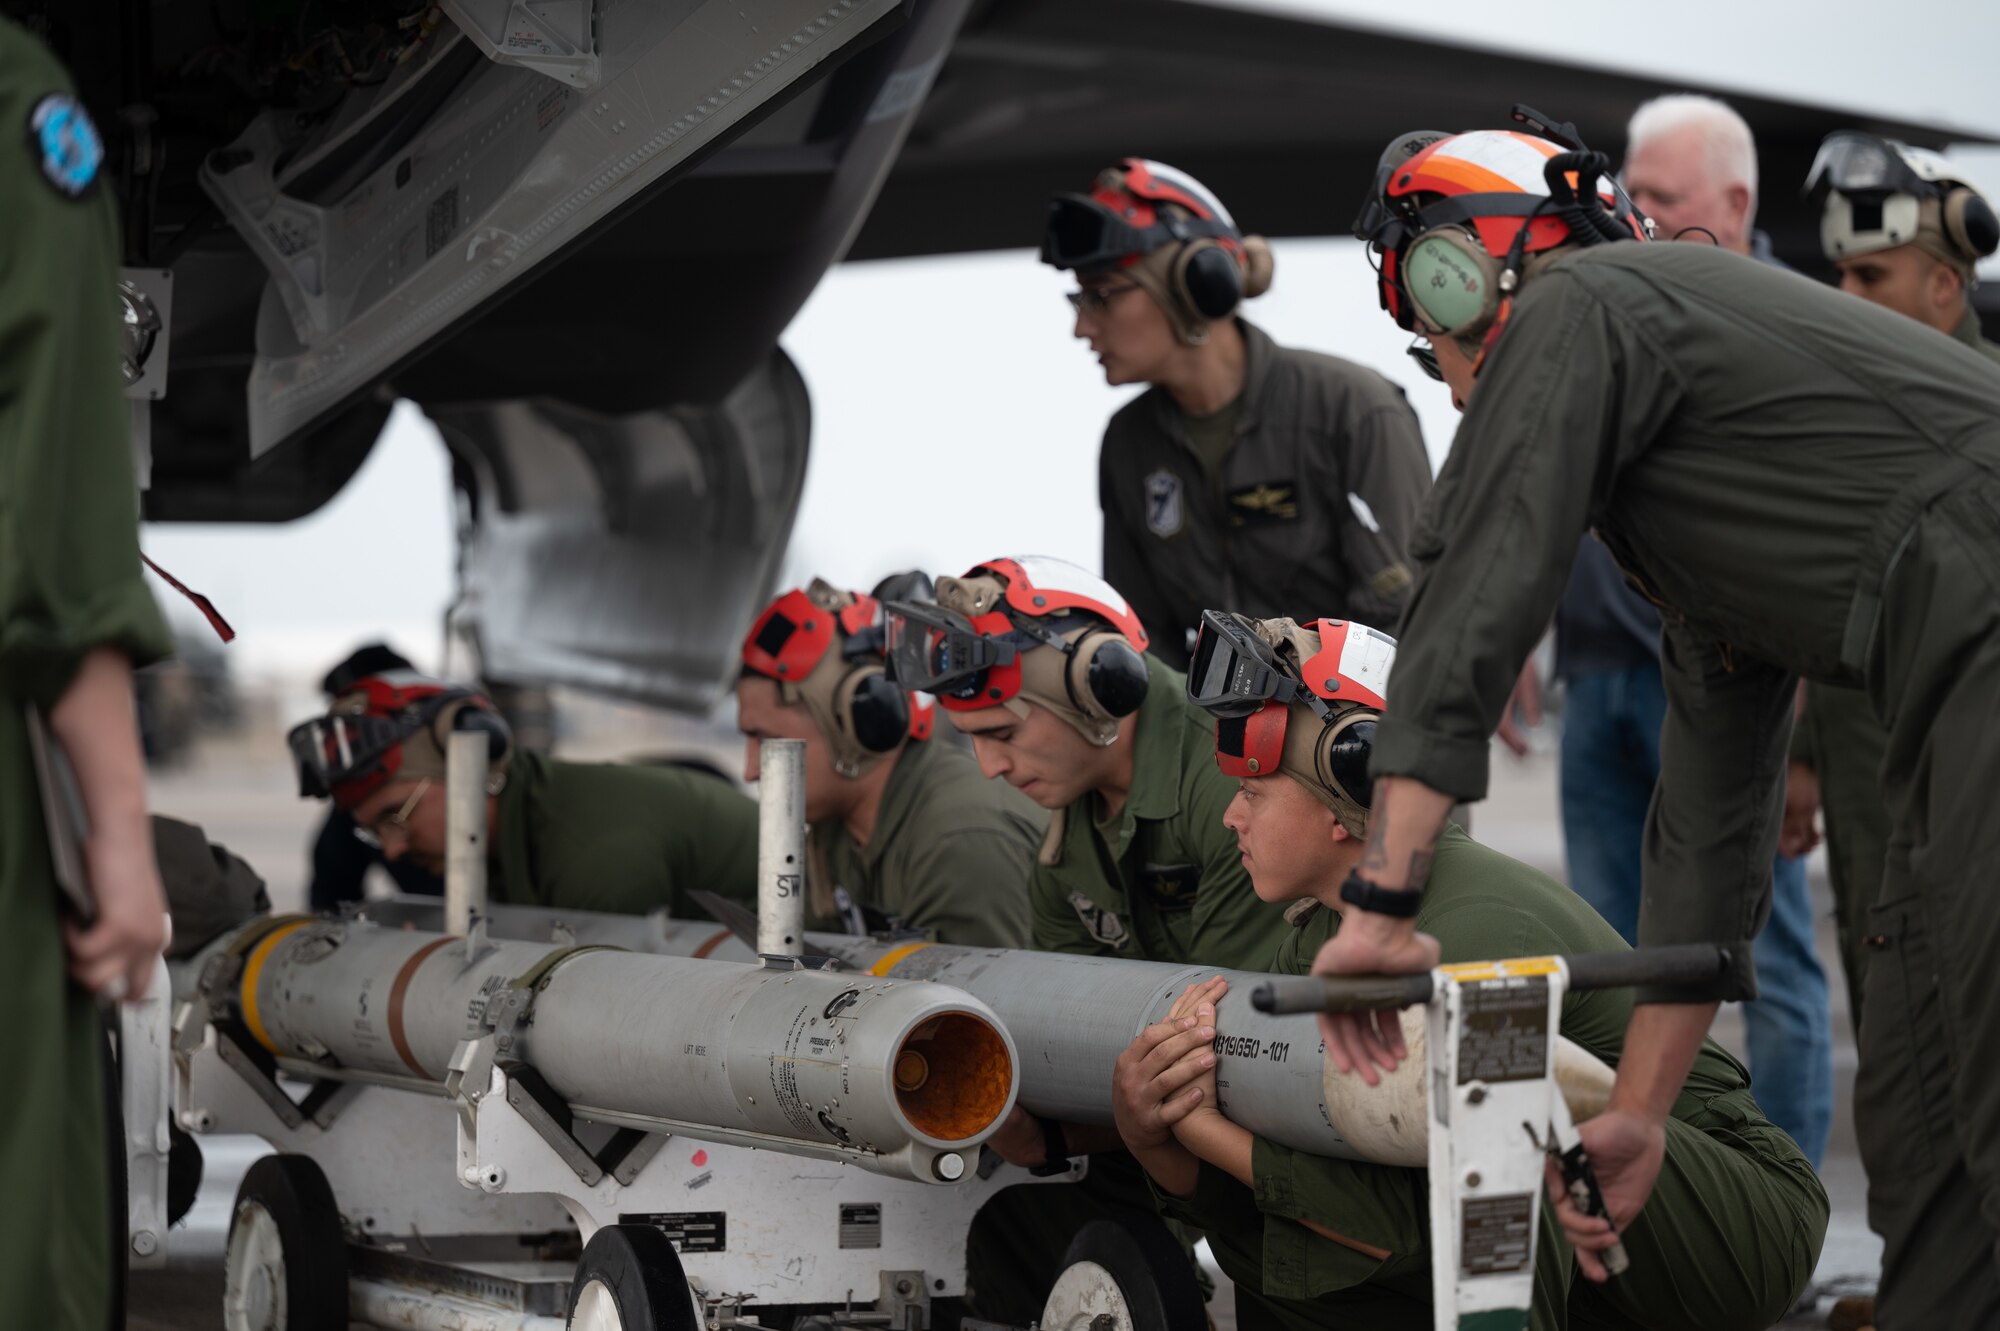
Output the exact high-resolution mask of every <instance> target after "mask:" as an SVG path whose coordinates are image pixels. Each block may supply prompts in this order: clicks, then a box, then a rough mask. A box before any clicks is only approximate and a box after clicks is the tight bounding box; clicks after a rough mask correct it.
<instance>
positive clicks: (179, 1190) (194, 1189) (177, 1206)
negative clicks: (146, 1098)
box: [167, 1123, 202, 1228]
mask: <svg viewBox="0 0 2000 1331" xmlns="http://www.w3.org/2000/svg"><path fill="white" fill-rule="evenodd" d="M167 1140H168V1141H169V1142H171V1143H172V1146H171V1148H170V1149H169V1150H168V1152H167V1226H168V1227H169V1228H172V1227H173V1226H175V1225H178V1224H179V1223H180V1222H181V1220H182V1219H183V1218H184V1217H185V1216H186V1215H187V1213H188V1212H189V1211H192V1210H193V1209H194V1199H195V1197H196V1196H197V1195H199V1194H200V1192H201V1174H202V1155H201V1143H200V1142H198V1141H196V1140H195V1139H194V1138H193V1137H192V1136H190V1135H189V1134H188V1133H185V1132H183V1131H181V1126H180V1124H178V1123H169V1124H168V1125H167Z"/></svg>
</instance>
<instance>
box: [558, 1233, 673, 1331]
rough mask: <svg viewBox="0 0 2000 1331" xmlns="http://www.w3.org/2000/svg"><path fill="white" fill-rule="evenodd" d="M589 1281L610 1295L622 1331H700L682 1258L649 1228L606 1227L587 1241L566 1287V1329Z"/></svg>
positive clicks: (662, 1236) (660, 1234)
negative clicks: (623, 1326) (622, 1328)
mask: <svg viewBox="0 0 2000 1331" xmlns="http://www.w3.org/2000/svg"><path fill="white" fill-rule="evenodd" d="M592 1280H597V1281H601V1282H603V1284H604V1286H605V1287H606V1288H607V1289H609V1290H610V1291H611V1297H612V1301H613V1302H614V1303H615V1304H616V1305H617V1308H618V1320H619V1321H621V1322H623V1323H624V1324H625V1331H702V1328H701V1323H700V1322H699V1321H698V1320H697V1319H696V1317H695V1313H694V1300H693V1298H692V1296H691V1295H690V1294H689V1291H688V1279H687V1272H686V1271H685V1270H683V1269H682V1267H681V1255H680V1254H679V1253H678V1252H675V1251H674V1245H673V1242H672V1240H670V1239H669V1238H667V1236H666V1235H665V1234H662V1233H661V1232H660V1231H659V1230H657V1229H655V1228H653V1227H652V1226H651V1225H606V1226H604V1227H603V1228H602V1229H600V1230H598V1231H597V1232H596V1233H595V1234H592V1235H591V1236H590V1242H589V1243H587V1244H585V1245H584V1248H583V1258H582V1260H581V1261H579V1262H577V1264H576V1276H575V1277H574V1278H573V1279H572V1280H571V1281H570V1286H569V1306H568V1309H567V1311H566V1313H565V1314H564V1317H565V1324H566V1325H567V1324H568V1321H569V1320H570V1319H573V1318H574V1317H575V1316H576V1304H577V1300H578V1299H580V1298H582V1297H583V1291H584V1288H585V1287H586V1286H587V1285H589V1284H590V1282H591V1281H592Z"/></svg>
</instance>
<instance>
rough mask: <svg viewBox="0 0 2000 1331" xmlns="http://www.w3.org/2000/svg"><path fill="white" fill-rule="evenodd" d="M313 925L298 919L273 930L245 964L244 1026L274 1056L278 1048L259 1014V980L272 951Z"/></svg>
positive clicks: (307, 920)
mask: <svg viewBox="0 0 2000 1331" xmlns="http://www.w3.org/2000/svg"><path fill="white" fill-rule="evenodd" d="M311 923H312V921H311V920H310V919H298V920H293V921H292V922H291V923H290V924H284V925H280V926H279V927H278V928H276V929H273V930H272V931H271V932H270V933H268V934H266V935H264V937H263V938H261V939H259V940H258V943H257V946H256V947H254V948H251V949H250V956H249V958H248V959H247V960H246V961H245V962H244V963H243V985H242V988H241V990H240V997H241V998H242V1001H243V1024H244V1026H246V1027H248V1028H249V1031H250V1034H251V1035H252V1036H254V1037H255V1038H256V1040H257V1043H258V1044H261V1045H263V1046H264V1047H265V1048H266V1049H268V1050H270V1051H271V1052H272V1053H274V1054H275V1053H277V1052H279V1050H278V1046H277V1045H275V1044H273V1043H272V1042H271V1037H270V1036H269V1035H268V1034H266V1033H265V1031H264V1020H263V1018H262V1017H260V1016H259V1015H258V1013H257V978H258V977H259V976H261V975H262V974H263V973H264V961H265V959H266V958H268V957H269V956H270V955H271V949H272V948H274V947H276V946H277V945H278V943H279V941H280V940H281V939H283V938H284V937H285V936H286V935H288V934H292V933H296V932H297V931H299V930H300V929H303V928H305V927H306V926H307V925H308V924H311Z"/></svg>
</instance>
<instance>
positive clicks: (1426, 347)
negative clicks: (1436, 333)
mask: <svg viewBox="0 0 2000 1331" xmlns="http://www.w3.org/2000/svg"><path fill="white" fill-rule="evenodd" d="M1406 353H1407V354H1408V356H1409V358H1410V359H1411V360H1413V361H1415V362H1416V363H1417V368H1418V369H1420V370H1422V371H1423V372H1424V373H1425V374H1427V375H1429V376H1430V377H1431V378H1433V379H1435V380H1437V382H1439V383H1443V382H1444V371H1443V370H1440V369H1439V368H1438V354H1437V348H1436V347H1434V346H1432V345H1431V340H1430V339H1429V338H1427V337H1419V338H1415V339H1413V340H1412V341H1411V342H1410V345H1409V347H1408V348H1407V349H1406Z"/></svg>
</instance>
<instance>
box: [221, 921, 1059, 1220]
mask: <svg viewBox="0 0 2000 1331" xmlns="http://www.w3.org/2000/svg"><path fill="white" fill-rule="evenodd" d="M626 923H627V924H628V925H629V924H633V923H638V922H637V921H631V920H627V921H626ZM201 992H202V997H203V999H204V1001H205V1002H206V1003H207V1005H208V1009H209V1013H210V1015H211V1017H212V1018H213V1019H216V1020H222V1021H229V1022H232V1023H234V1026H235V1028H236V1029H239V1030H240V1031H241V1032H243V1033H244V1034H245V1035H246V1036H247V1038H248V1039H249V1040H251V1041H254V1042H255V1044H256V1045H257V1046H260V1047H261V1048H262V1049H263V1050H264V1051H265V1052H266V1053H268V1054H269V1055H270V1056H271V1058H272V1059H273V1060H274V1061H275V1062H276V1064H277V1065H278V1066H279V1067H280V1068H283V1069H286V1070H289V1071H293V1072H298V1073H301V1074H304V1075H309V1076H313V1077H331V1078H335V1079H340V1078H346V1079H353V1080H368V1081H378V1082H389V1083H392V1084H401V1085H406V1086H412V1087H414V1088H419V1089H421V1088H429V1087H434V1086H438V1085H441V1084H442V1083H443V1081H444V1080H445V1077H446V1073H447V1071H448V1070H449V1068H450V1066H451V1063H452V1061H453V1058H454V1055H455V1053H456V1052H457V1050H458V1049H459V1046H460V1043H461V1042H462V1041H472V1040H478V1039H480V1038H482V1037H484V1036H488V1035H493V1036H494V1037H495V1039H496V1044H497V1045H498V1047H499V1051H500V1056H501V1057H502V1058H504V1059H507V1060H512V1061H518V1062H520V1063H525V1064H527V1065H529V1066H531V1067H533V1068H534V1069H535V1070H536V1072H538V1073H539V1074H540V1075H541V1077H542V1079H543V1080H544V1081H545V1082H546V1083H547V1084H548V1086H549V1087H550V1089H551V1090H552V1091H553V1092H554V1093H555V1094H556V1095H558V1096H560V1097H561V1099H562V1100H563V1101H564V1102H565V1103H567V1104H568V1105H569V1106H570V1107H571V1109H572V1111H573V1112H575V1113H576V1114H578V1115H580V1116H581V1117H584V1118H589V1119H595V1120H599V1121H602V1122H607V1123H614V1124H619V1125H622V1126H630V1127H641V1128H656V1129H660V1130H667V1131H679V1132H685V1133H687V1134H689V1135H692V1136H697V1137H706V1138H708V1139H710V1140H717V1141H731V1142H737V1143H744V1144H749V1145H755V1146H767V1147H770V1148H772V1149H777V1150H786V1151H792V1152H794V1153H799V1154H812V1155H819V1156H825V1157H831V1158H837V1159H842V1160H848V1161H850V1162H852V1163H856V1164H861V1165H863V1166H865V1167H868V1168H871V1169H875V1170H877V1171H878V1172H882V1173H888V1174H894V1175H896V1176H899V1177H907V1178H917V1179H922V1180H927V1181H949V1180H950V1179H951V1178H955V1177H957V1174H958V1172H959V1170H960V1168H961V1162H960V1159H959V1153H961V1152H963V1151H965V1150H967V1149H968V1148H971V1147H974V1146H976V1145H977V1144H978V1143H979V1142H980V1141H982V1140H984V1139H985V1137H986V1136H987V1134H988V1133H990V1132H991V1131H992V1129H993V1128H994V1127H995V1126H997V1125H998V1124H999V1122H1000V1121H1001V1119H1002V1118H1003V1117H1004V1116H1005V1115H1006V1113H1007V1111H1008V1109H1009V1108H1010V1107H1011V1106H1012V1104H1013V1102H1014V1096H1015V1092H1016V1089H1017V1087H1018V1084H1019V1071H1018V1069H1019V1063H1020V1060H1019V1058H1018V1056H1017V1054H1016V1051H1015V1048H1014V1044H1013V1041H1012V1040H1011V1039H1010V1038H1009V1036H1008V1034H1007V1032H1006V1030H1005V1028H1004V1027H1003V1026H1002V1025H1001V1024H1000V1022H999V1021H998V1020H997V1018H996V1017H995V1015H994V1013H993V1012H992V1010H991V1009H990V1008H989V1007H987V1005H986V1004H985V1003H983V1002H981V1001H980V1000H979V999H977V998H974V997H972V996H971V995H968V994H965V993H961V992H959V991H957V990H954V989H951V988H949V987H947V986H942V985H931V984H913V983H909V982H907V981H903V980H899V979H895V978H888V977H876V976H862V975H853V974H846V973H842V972H838V971H826V970H812V969H803V968H797V967H795V966H755V965H742V964H735V965H730V964H720V963H710V962H708V961H702V960H696V959H694V958H692V957H675V956H667V955H659V954H649V953H644V952H625V951H618V950H614V949H610V948H605V947H589V946H574V945H567V946H564V945H557V946H551V945H550V944H549V943H546V942H540V943H537V942H523V941H495V942H488V941H486V938H485V935H484V931H483V930H476V931H475V932H474V934H473V936H472V938H471V939H465V938H454V937H452V936H450V935H445V934H437V933H429V932H424V931H420V930H415V929H405V928H397V927H384V926H382V925H379V924H376V923H372V922H369V921H365V920H354V921H346V922H334V921H326V920H316V919H312V918H310V917H304V916H290V917H278V918H275V919H271V920H265V921H260V922H259V923H257V924H255V925H251V926H249V927H248V928H246V929H244V930H242V931H240V932H239V933H238V934H237V935H236V937H235V938H234V939H233V940H232V942H231V944H230V945H229V946H228V947H227V948H225V949H224V950H223V951H222V953H221V954H220V955H218V956H217V957H216V958H214V959H213V960H211V962H210V963H209V965H208V967H207V968H206V970H205V971H204V974H203V978H202V982H201ZM490 1014H491V1015H497V1016H499V1017H501V1018H502V1020H500V1021H498V1022H497V1023H495V1022H492V1021H489V1015H490Z"/></svg>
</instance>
